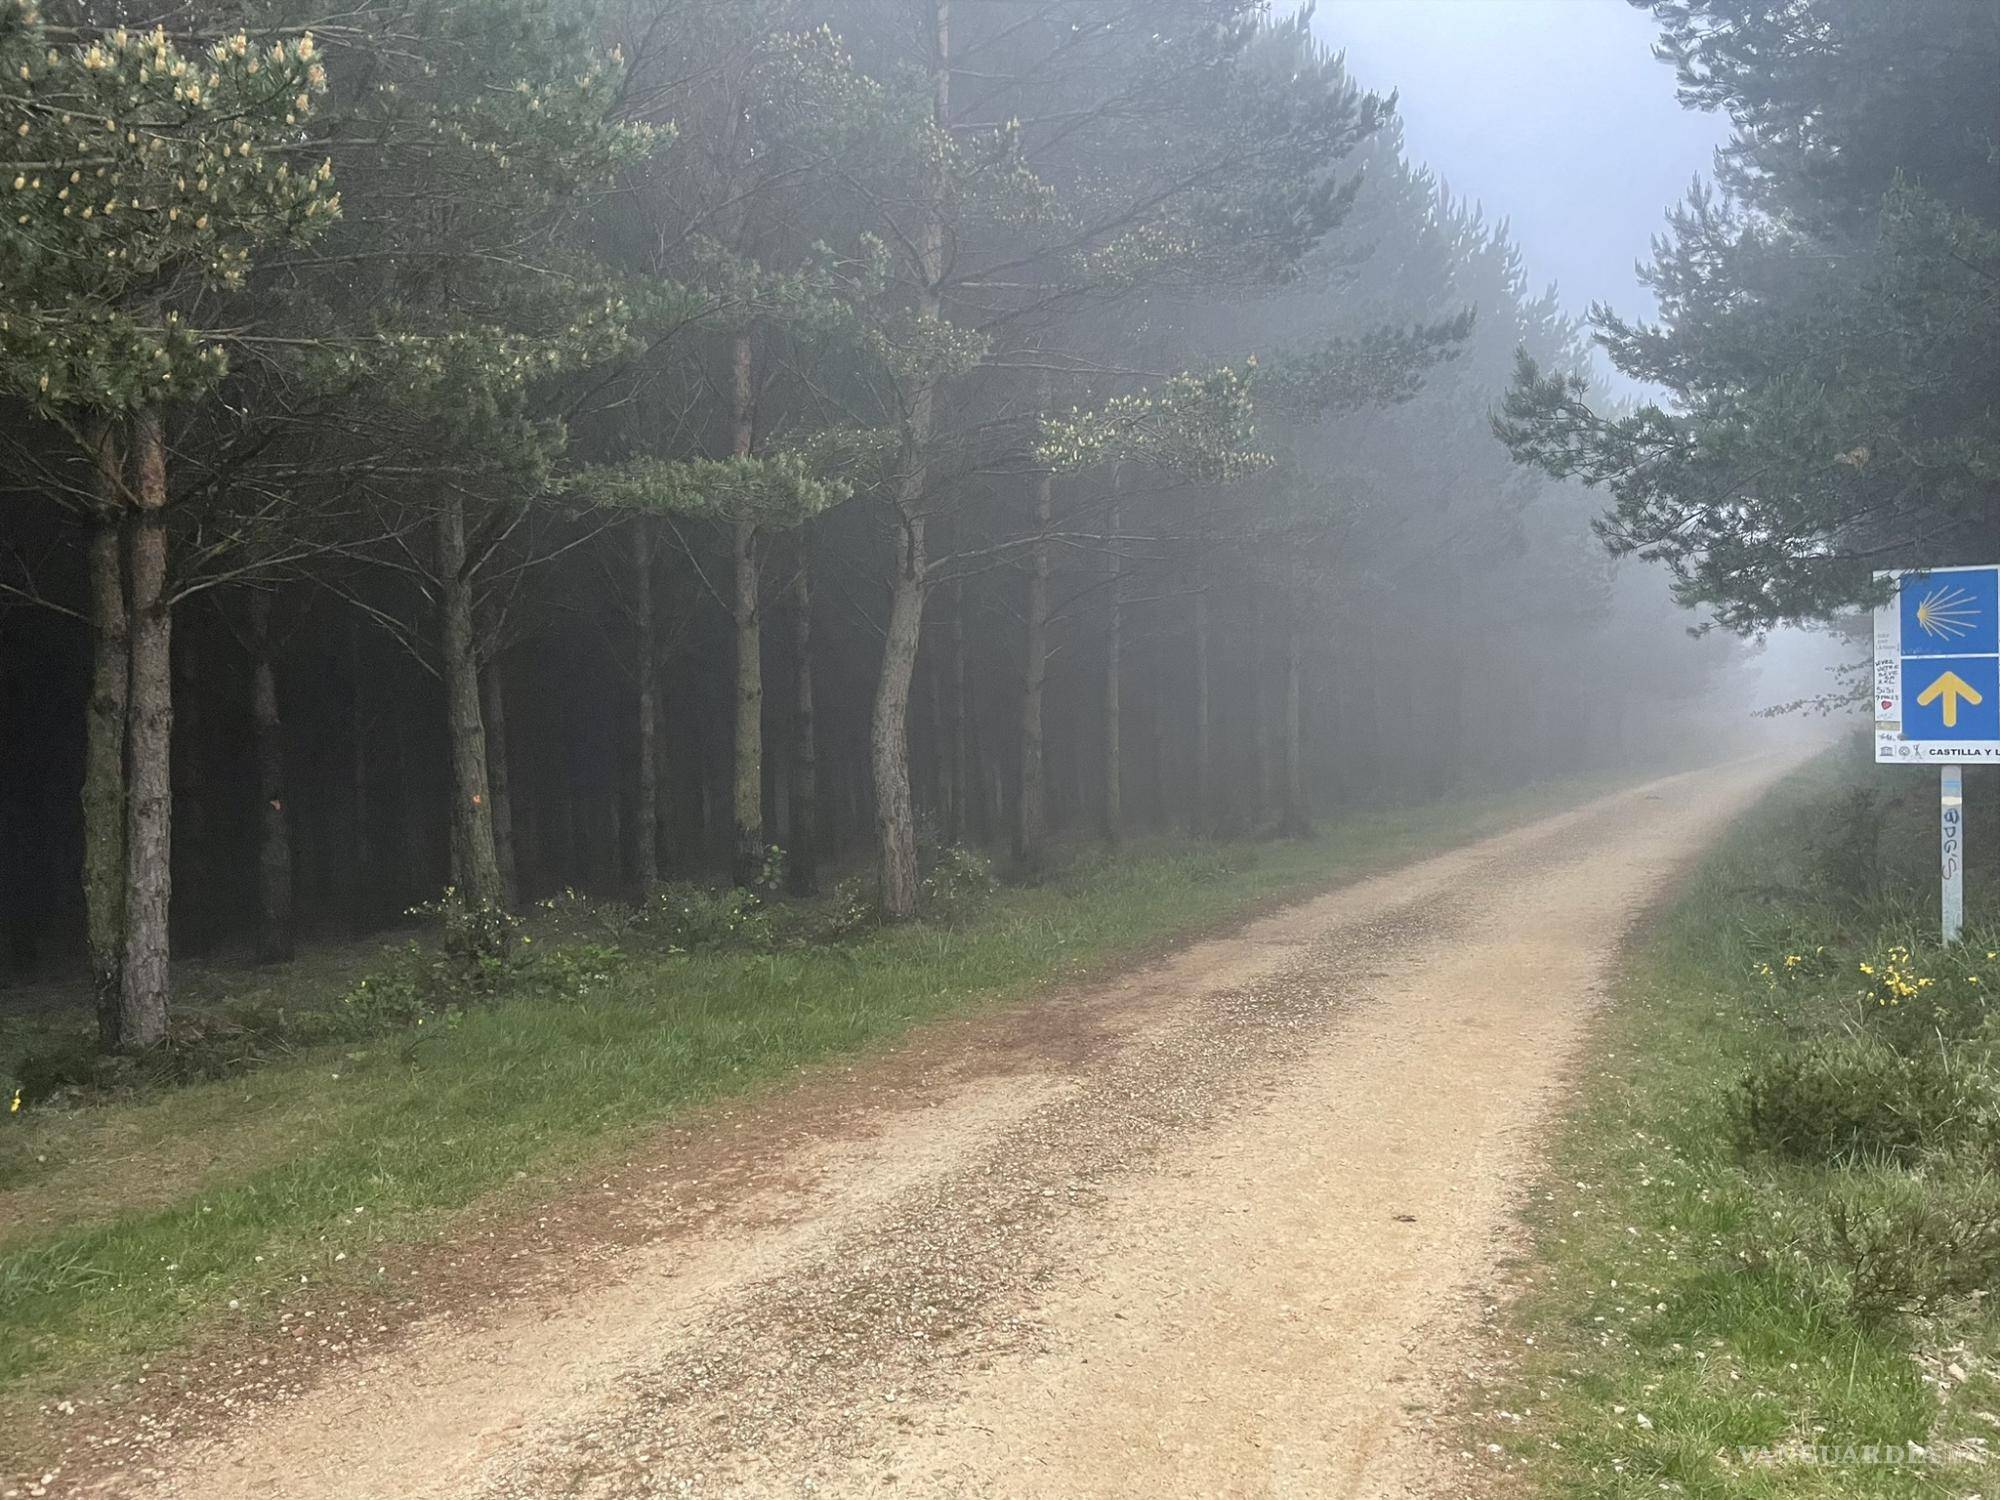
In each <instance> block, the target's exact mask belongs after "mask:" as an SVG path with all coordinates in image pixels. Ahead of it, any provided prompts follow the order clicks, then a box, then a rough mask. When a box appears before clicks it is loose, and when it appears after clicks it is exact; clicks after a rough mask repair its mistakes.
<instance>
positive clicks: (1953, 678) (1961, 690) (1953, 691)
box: [1917, 672, 1986, 729]
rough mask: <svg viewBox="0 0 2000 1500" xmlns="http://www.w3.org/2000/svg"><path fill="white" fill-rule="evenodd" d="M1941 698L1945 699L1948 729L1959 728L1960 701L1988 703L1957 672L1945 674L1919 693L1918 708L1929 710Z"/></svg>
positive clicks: (1945, 720)
mask: <svg viewBox="0 0 2000 1500" xmlns="http://www.w3.org/2000/svg"><path fill="white" fill-rule="evenodd" d="M1940 698H1942V699H1944V727H1945V728H1947V729H1956V728H1958V700H1959V699H1961V698H1963V699H1964V700H1965V701H1966V702H1967V703H1974V704H1977V703H1983V702H1985V701H1986V700H1985V699H1983V698H1981V697H1980V696H1979V693H1978V692H1977V690H1975V689H1974V688H1973V686H1972V684H1971V683H1969V682H1967V681H1966V680H1965V679H1964V678H1963V677H1961V676H1959V675H1958V673H1956V672H1947V673H1945V674H1944V676H1942V677H1940V678H1939V679H1938V680H1937V681H1936V682H1934V683H1932V684H1931V685H1930V686H1929V687H1927V688H1925V689H1924V690H1923V691H1922V692H1921V693H1919V694H1918V695H1917V706H1918V707H1919V708H1929V707H1930V706H1931V705H1932V704H1933V703H1935V702H1937V701H1938V699H1940Z"/></svg>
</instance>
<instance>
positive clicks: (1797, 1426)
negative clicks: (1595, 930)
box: [1482, 746, 2000, 1500]
mask: <svg viewBox="0 0 2000 1500" xmlns="http://www.w3.org/2000/svg"><path fill="white" fill-rule="evenodd" d="M1865 756H1866V749H1865V747H1860V746H1849V747H1843V749H1842V750H1841V751H1840V752H1838V753H1837V754H1835V755H1832V756H1829V757H1828V758H1827V759H1825V760H1824V761H1822V762H1819V763H1816V764H1815V765H1814V766H1812V767H1810V768H1809V769H1807V770H1805V771H1803V772H1801V773H1799V774H1797V775H1795V776H1793V777H1792V778H1790V779H1789V780H1788V781H1787V782H1785V783H1784V784H1782V785H1781V786H1780V787H1779V788H1778V789H1777V790H1776V791H1775V792H1774V793H1772V795H1771V796H1770V797H1769V798H1767V799H1766V801H1765V802H1764V803H1763V804H1762V805H1761V806H1759V807H1758V808H1757V809H1756V810H1755V811H1754V812H1753V813H1752V814H1751V815H1750V816H1749V817H1748V818H1746V819H1744V820H1743V822H1742V823H1741V824H1740V826H1739V827H1738V828H1737V830H1736V831H1735V833H1734V835H1733V836H1732V837H1731V838H1730V839H1729V840H1727V841H1726V842H1725V844H1724V845H1722V846H1721V847H1719V848H1718V849H1717V850H1715V851H1714V853H1713V854H1712V855H1711V856H1710V857H1709V858H1708V859H1707V860H1706V861H1705V862H1704V863H1703V864H1702V866H1701V867H1700V868H1699V869H1698V870H1697V872H1696V873H1695V874H1694V876H1693V877H1692V878H1691V880H1690V881H1689V882H1688V884H1687V886H1686V887H1685V889H1684V890H1683V891H1682V893H1681V894H1680V896H1679V897H1678V899H1677V900H1676V901H1675V902H1674V903H1673V905H1672V906H1671V908H1670V909H1669V910H1667V911H1666V912H1665V913H1664V914H1663V915H1662V916H1661V917H1660V918H1658V919H1657V921H1656V922H1655V923H1654V925H1653V926H1652V928H1651V929H1650V930H1649V931H1648V932H1647V933H1646V934H1645V935H1644V937H1643V939H1642V940H1641V942H1640V943H1639V945H1638V947H1637V950H1636V951H1635V953H1634V954H1633V956H1632V958H1631V960H1630V962H1629V965H1628V970H1627V973H1626V975H1625V978H1624V980H1623V981H1622V983H1621V985H1620V987H1619V991H1618V995H1617V1004H1616V1005H1615V1007H1614V1008H1613V1010H1612V1011H1611V1013H1610V1014H1609V1016H1608V1017H1607V1019H1606V1020H1605V1021H1604V1022H1603V1027H1602V1033H1601V1038H1600V1043H1599V1062H1598V1065H1597V1067H1596V1070H1595V1072H1594V1074H1593V1076H1592V1077H1591V1078H1590V1079H1589V1081H1588V1087H1587V1095H1586V1102H1585V1105H1584V1107H1583V1108H1582V1109H1581V1111H1580V1112H1579V1113H1578V1114H1577V1115H1576V1116H1575V1117H1574V1118H1573V1119H1572V1120H1571V1121H1570V1122H1569V1123H1568V1124H1567V1125H1566V1126H1565V1128H1564V1130H1563V1132H1562V1135H1561V1137H1560V1139H1559V1141H1558V1143H1557V1145H1556V1148H1555V1153H1554V1154H1555V1167H1554V1170H1553V1171H1552V1173H1551V1178H1550V1182H1549V1183H1548V1185H1547V1186H1546V1187H1545V1188H1544V1189H1543V1191H1542V1192H1541V1193H1540V1194H1539V1195H1538V1196H1537V1199H1536V1201H1535V1203H1534V1205H1533V1209H1532V1213H1531V1218H1532V1221H1533V1225H1534V1230H1535V1235H1536V1254H1535V1257H1534V1259H1533V1261H1532V1263H1531V1264H1530V1266H1529V1267H1528V1268H1527V1270H1526V1272H1525V1274H1524V1282H1525V1289H1524V1292H1523V1295H1522V1297H1521V1299H1520V1301H1519V1303H1518V1305H1517V1306H1516V1307H1515V1309H1514V1310H1513V1312H1512V1314H1511V1316H1510V1317H1509V1319H1508V1320H1507V1324H1506V1327H1507V1328H1508V1330H1509V1334H1510V1337H1511V1340H1512V1341H1513V1350H1514V1363H1515V1364H1516V1365H1517V1368H1516V1370H1515V1371H1514V1373H1513V1374H1512V1375H1511V1376H1509V1377H1507V1378H1506V1379H1504V1380H1502V1381H1501V1382H1500V1383H1499V1385H1498V1386H1497V1388H1496V1389H1493V1390H1492V1391H1490V1392H1488V1393H1487V1394H1488V1395H1489V1396H1490V1398H1491V1401H1492V1406H1493V1409H1492V1410H1491V1411H1489V1412H1487V1413H1485V1415H1484V1417H1483V1419H1482V1426H1483V1427H1484V1428H1485V1429H1486V1430H1485V1432H1484V1446H1485V1448H1486V1450H1487V1456H1488V1457H1490V1458H1491V1459H1492V1461H1493V1462H1495V1463H1497V1464H1499V1465H1501V1466H1502V1467H1503V1468H1504V1469H1505V1470H1507V1471H1510V1472H1511V1473H1512V1474H1513V1476H1514V1477H1515V1479H1516V1480H1517V1481H1518V1483H1517V1484H1516V1486H1515V1487H1516V1488H1517V1489H1521V1490H1525V1491H1526V1492H1529V1493H1533V1494H1536V1495H1542V1496H1553V1497H1565V1496H1574V1497H1584V1496H1589V1497H1592V1500H1623V1497H1634V1500H1636V1497H1638V1496H1640V1495H1645V1496H1659V1495H1662V1494H1670V1495H1688V1496H1702V1497H1714V1500H1721V1497H1730V1500H1737V1497H1743V1500H1765V1497H1778V1496H1784V1497H1788V1500H1819V1497H1832V1496H1870V1497H1883V1500H1900V1497H1911V1500H1915V1497H1918V1496H1923V1497H1937V1496H1961V1497H1971V1496H1974V1495H1977V1494H1980V1493H1982V1491H1983V1492H1984V1493H1986V1494H1989V1495H1990V1494H1992V1493H1993V1492H1994V1490H1993V1485H1992V1480H1991V1479H1990V1477H1982V1473H1983V1471H1984V1469H1985V1466H1986V1457H1987V1447H1988V1443H1989V1441H1993V1440H2000V1382H1996V1371H2000V1326H1996V1323H1995V1320H1994V1319H1993V1317H1992V1316H1991V1314H1990V1313H1989V1311H1988V1303H1989V1301H1990V1299H1991V1298H1992V1297H1993V1296H1994V1295H1995V1294H1996V1293H2000V1063H1996V1050H1995V1048H1996V1043H2000V1026H1996V1023H1995V1021H1994V1018H1993V1016H1992V1013H1991V1011H1990V1009H1989V1005H1990V999H1989V997H1990V995H1991V993H1992V991H1994V990H1995V989H2000V903H1996V901H1995V896H1996V894H2000V893H1996V890H1995V887H1994V884H1993V881H1992V878H1991V871H1990V870H1989V869H1986V868H1982V869H1979V870H1975V871H1974V872H1973V875H1972V895H1973V897H1974V898H1975V905H1974V906H1973V908H1972V910H1971V912H1970V913H1969V915H1970V916H1971V918H1972V925H1971V926H1970V927H1969V928H1968V930H1967V933H1966V936H1965V941H1964V942H1963V943H1962V944H1960V945H1958V946H1955V947H1951V948H1945V947H1943V946H1942V945H1941V944H1940V942H1939V940H1938V937H1937V935H1936V932H1935V923H1936V920H1937V917H1936V899H1935V894H1934V892H1935V888H1936V887H1935V879H1936V876H1935V872H1934V867H1933V864H1932V861H1933V860H1934V858H1935V856H1934V854H1933V853H1932V850H1933V848H1934V844H1933V842H1932V841H1934V840H1935V837H1936V833H1935V829H1936V800H1935V799H1936V795H1937V791H1936V783H1935V780H1934V779H1932V778H1922V777H1916V776H1912V775H1911V773H1910V772H1908V771H1907V770H1905V769H1903V768H1884V769H1881V770H1877V769H1876V768H1874V767H1870V766H1867V765H1866V763H1865ZM1980 790H1981V789H1980V788H1978V787H1975V789H1974V791H1975V796H1974V797H1973V798H1971V799H1969V800H1971V802H1972V808H1973V815H1974V817H1975V818H1977V816H1978V813H1979V810H1980V808H1981V806H1983V804H1982V803H1981V802H1980V801H1979V800H1978V797H1977V793H1978V792H1979V791H1980ZM1984 790H1985V791H1986V792H1988V793H1991V792H1993V791H1996V790H2000V788H1990V787H1989V788H1984ZM1977 826H1978V825H1977V824H1976V823H1975V825H1974V828H1975V834H1976V830H1977Z"/></svg>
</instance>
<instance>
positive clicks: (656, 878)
mask: <svg viewBox="0 0 2000 1500" xmlns="http://www.w3.org/2000/svg"><path fill="white" fill-rule="evenodd" d="M632 582H633V595H632V597H633V600H634V608H633V629H634V634H635V636H636V639H635V642H634V647H633V649H634V651H635V652H636V654H637V667H638V677H639V805H638V807H637V809H636V819H637V822H638V825H639V826H638V827H637V828H635V829H634V830H633V843H634V845H635V847H636V849H637V851H638V862H637V865H636V867H635V868H634V870H633V875H634V877H635V878H636V879H637V881H638V883H639V893H640V894H641V895H642V896H646V895H651V894H652V892H653V890H654V888H655V887H656V886H658V885H659V883H660V758H659V733H660V664H659V654H660V641H659V618H658V615H657V614H656V613H655V611H654V608H653V518H652V517H651V516H637V517H635V518H634V519H633V521H632Z"/></svg>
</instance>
